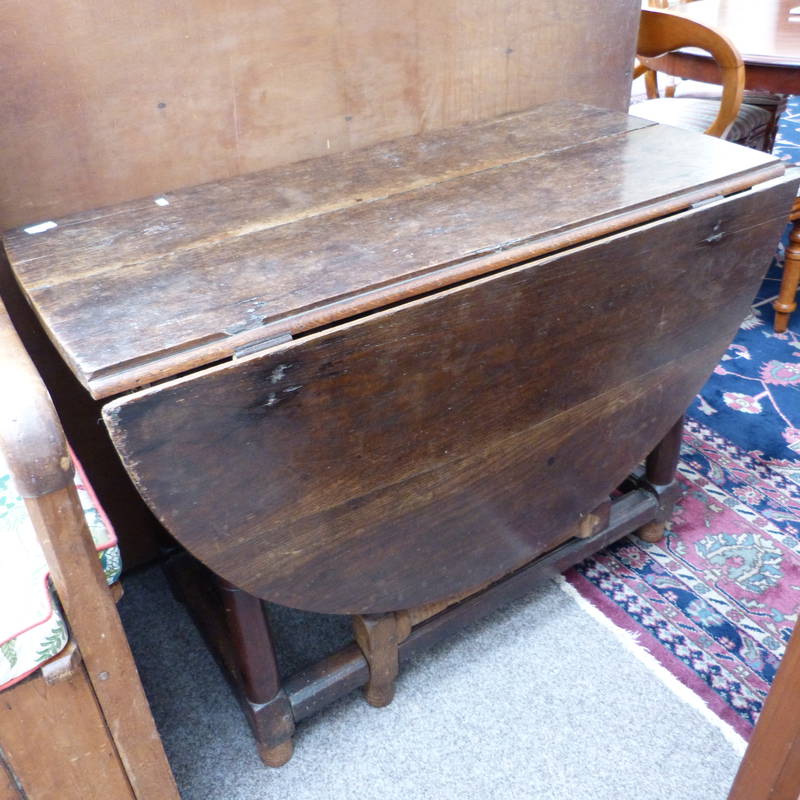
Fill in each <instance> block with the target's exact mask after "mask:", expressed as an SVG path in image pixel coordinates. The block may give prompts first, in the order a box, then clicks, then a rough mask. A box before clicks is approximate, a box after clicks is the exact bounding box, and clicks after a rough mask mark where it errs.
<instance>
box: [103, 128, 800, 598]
mask: <svg viewBox="0 0 800 800" xmlns="http://www.w3.org/2000/svg"><path fill="white" fill-rule="evenodd" d="M709 141H713V140H709ZM794 191H796V181H795V180H788V179H786V180H782V181H778V182H776V183H775V184H773V185H769V186H768V187H765V188H763V189H761V188H759V187H756V189H754V190H753V191H751V192H747V193H744V194H742V195H739V196H736V197H734V198H731V199H728V200H721V201H718V202H716V203H711V204H708V205H705V206H702V207H700V208H698V209H695V210H691V211H688V212H684V213H683V214H679V215H675V216H672V217H669V218H666V219H664V220H661V221H657V222H653V223H650V224H648V225H645V226H640V227H639V228H637V229H635V230H632V231H628V232H622V233H619V234H617V235H615V236H612V237H608V238H605V239H600V240H598V241H597V242H595V243H591V244H587V245H584V246H581V247H576V248H573V249H570V250H567V251H565V252H563V253H560V254H558V255H554V256H551V257H549V258H545V259H542V260H539V261H534V262H532V263H530V264H525V265H521V266H519V267H516V268H513V269H510V270H506V271H503V272H500V273H498V274H497V275H494V276H490V277H486V278H483V279H480V280H477V281H472V282H469V283H467V284H465V285H464V286H461V287H456V288H452V289H449V290H445V291H442V292H439V293H435V294H433V295H431V296H429V297H426V298H422V299H418V300H415V301H410V302H408V303H405V304H401V305H398V306H396V307H394V308H391V309H388V310H385V311H383V312H379V313H376V314H373V315H369V316H367V317H364V318H363V319H361V320H357V321H354V322H349V323H345V324H343V325H340V326H333V327H331V328H330V329H326V330H323V331H321V332H319V333H316V334H311V335H309V336H307V337H301V338H300V339H298V340H297V341H294V342H290V343H287V344H282V345H278V346H276V347H274V348H272V349H270V350H268V351H266V352H265V353H264V354H256V355H252V356H248V357H245V358H242V359H238V360H234V361H232V362H230V363H227V364H224V365H221V366H218V367H212V368H210V369H207V370H203V371H201V372H198V373H195V374H193V375H189V376H186V377H184V378H180V379H178V380H176V381H172V382H168V383H165V384H162V385H159V386H156V387H153V388H151V389H147V390H144V391H141V392H139V393H135V394H132V395H128V396H125V397H123V398H120V399H119V400H115V401H112V402H111V403H109V404H108V405H107V406H106V407H105V410H104V416H105V418H106V421H107V424H108V425H109V427H110V430H111V434H112V438H113V439H114V441H115V443H116V445H117V447H118V449H119V450H120V453H121V455H122V458H123V461H124V462H125V464H126V467H127V468H128V470H129V472H130V474H131V475H132V477H133V478H134V481H135V482H136V484H137V486H138V487H139V489H140V491H141V492H142V494H143V496H144V497H145V499H146V500H147V501H148V503H149V504H150V506H151V508H153V510H154V511H155V512H156V513H157V515H158V516H159V517H160V519H162V521H163V522H164V523H165V524H166V526H167V527H168V529H169V530H170V531H171V532H172V533H173V535H175V536H176V537H177V538H178V539H179V541H180V542H181V543H182V544H183V545H184V546H186V547H187V548H188V549H189V550H190V551H191V552H192V553H193V554H194V555H196V556H197V557H198V558H199V559H200V560H201V561H203V562H204V563H205V564H206V565H207V566H209V567H210V568H211V569H212V570H213V571H214V572H216V573H218V574H219V575H221V576H222V577H224V578H225V579H226V580H229V581H230V582H231V583H233V584H235V585H237V586H239V587H240V588H242V589H244V590H246V591H248V592H250V593H251V594H254V595H256V596H260V597H263V598H265V599H270V600H272V601H275V602H279V603H283V604H286V605H291V606H296V607H299V608H304V609H307V610H315V611H326V612H338V613H377V612H382V611H391V610H397V609H402V608H409V607H413V606H417V605H422V604H425V603H428V602H434V601H437V600H441V599H443V598H445V597H447V596H449V595H453V594H457V593H459V592H463V591H465V590H466V589H469V588H470V587H478V586H480V585H482V584H483V583H485V582H486V581H487V580H491V579H493V578H496V577H497V576H499V575H502V574H504V573H506V572H509V571H511V570H513V569H515V568H517V567H519V566H521V565H522V564H524V563H526V562H527V561H530V560H531V559H532V558H534V557H535V556H536V555H538V554H540V553H541V552H544V551H545V550H547V549H549V548H552V547H554V546H555V545H557V544H558V543H559V542H560V541H563V540H564V539H565V538H566V537H568V536H570V535H572V534H573V533H574V531H575V530H576V529H577V527H578V525H579V523H580V520H581V518H582V517H583V516H585V515H586V514H587V513H588V512H590V511H591V510H592V509H593V508H595V507H596V506H597V505H598V504H599V503H601V502H602V500H603V499H604V497H606V496H607V495H608V494H609V492H610V491H611V490H613V489H614V487H615V486H616V485H617V484H618V483H619V482H620V481H621V480H622V479H623V478H624V477H625V475H626V474H627V473H628V472H629V471H630V470H631V469H632V468H633V467H634V466H635V465H636V464H638V463H639V462H640V461H641V460H642V459H643V458H644V457H645V456H646V455H647V453H648V452H650V451H651V450H652V449H653V448H654V447H655V445H656V444H657V442H658V441H659V440H660V439H661V438H662V437H663V436H664V435H665V434H666V433H667V431H668V430H669V429H670V428H672V427H673V426H674V423H675V420H676V419H677V418H678V417H680V415H681V414H682V412H683V410H684V409H685V407H686V406H687V405H688V403H689V402H690V400H691V398H692V396H693V395H694V393H695V392H696V391H697V390H698V389H699V388H700V386H701V385H702V383H703V381H704V380H705V378H706V376H707V374H708V372H709V371H710V370H711V368H712V367H713V366H714V364H715V363H716V362H717V360H718V358H719V356H720V355H721V354H722V352H723V351H724V349H725V347H726V346H727V344H728V342H729V341H730V338H731V337H732V335H733V333H734V331H735V329H736V327H737V325H738V323H739V322H740V320H741V319H742V317H743V316H744V315H745V313H746V310H747V307H748V304H749V301H750V299H751V297H752V294H753V292H754V291H755V288H756V286H757V284H758V281H759V280H760V277H761V275H762V273H763V271H764V265H765V264H767V263H768V257H769V252H770V249H771V248H772V247H773V246H774V241H775V240H776V238H777V236H778V235H779V232H780V229H781V227H782V225H783V220H784V219H785V213H786V208H787V207H788V206H789V205H790V204H791V200H792V197H793V192H794ZM599 465H602V467H600V466H599Z"/></svg>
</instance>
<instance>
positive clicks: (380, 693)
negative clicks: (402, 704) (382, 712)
mask: <svg viewBox="0 0 800 800" xmlns="http://www.w3.org/2000/svg"><path fill="white" fill-rule="evenodd" d="M353 633H354V635H355V639H356V643H357V644H358V646H359V647H360V648H361V652H362V653H363V654H364V658H366V659H367V663H368V664H369V682H368V683H367V685H366V686H365V687H364V696H365V697H366V698H367V702H368V703H369V704H370V705H371V706H375V708H382V707H383V706H388V705H389V703H391V702H392V700H393V698H394V682H395V679H396V678H397V673H398V670H399V663H400V662H399V657H398V646H399V644H400V639H401V636H400V629H399V626H398V621H397V616H396V615H395V614H394V613H389V614H365V615H357V616H354V617H353Z"/></svg>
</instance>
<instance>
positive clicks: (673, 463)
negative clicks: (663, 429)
mask: <svg viewBox="0 0 800 800" xmlns="http://www.w3.org/2000/svg"><path fill="white" fill-rule="evenodd" d="M682 434H683V417H682V416H681V417H680V418H679V419H678V421H677V422H676V423H675V424H674V425H673V426H672V427H671V428H670V429H669V431H667V434H666V436H664V438H663V439H662V440H661V441H660V442H659V443H658V444H657V445H656V447H655V448H654V449H653V450H652V452H651V453H650V455H648V456H647V460H646V462H645V482H646V483H647V485H648V486H649V487H650V489H651V490H652V491H654V492H655V493H656V494H657V495H658V496H659V499H660V500H661V498H662V496H663V497H667V496H668V495H667V493H666V492H665V491H664V490H665V489H667V488H668V487H670V486H671V485H672V483H673V482H674V480H675V470H676V468H677V466H678V458H679V457H680V454H681V435H682ZM669 496H671V495H669ZM672 506H673V501H671V500H670V501H669V502H664V501H663V500H662V505H661V509H660V510H659V513H658V515H657V517H656V518H655V519H654V520H652V521H651V522H648V523H647V524H646V525H643V526H642V527H641V528H639V530H637V531H636V535H637V536H638V537H639V538H640V539H642V540H643V541H645V542H659V541H661V539H663V538H664V526H665V524H666V522H667V520H668V519H669V517H670V514H671V513H672Z"/></svg>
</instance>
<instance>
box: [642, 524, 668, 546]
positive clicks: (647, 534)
mask: <svg viewBox="0 0 800 800" xmlns="http://www.w3.org/2000/svg"><path fill="white" fill-rule="evenodd" d="M664 524H665V523H663V522H648V523H647V525H642V527H641V528H639V530H638V531H636V535H637V536H638V537H639V538H640V539H641V540H642V541H643V542H660V541H661V540H662V539H663V538H664Z"/></svg>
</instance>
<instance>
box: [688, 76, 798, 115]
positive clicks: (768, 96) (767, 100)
mask: <svg viewBox="0 0 800 800" xmlns="http://www.w3.org/2000/svg"><path fill="white" fill-rule="evenodd" d="M675 97H699V98H703V99H705V100H719V99H720V98H721V97H722V87H721V86H720V85H719V84H716V83H702V82H701V81H688V80H686V81H678V83H677V84H676V86H675ZM786 101H787V96H786V95H785V94H775V93H774V92H758V91H755V90H754V89H745V92H744V98H743V100H742V102H744V103H747V105H750V106H763V107H764V108H780V109H781V111H783V109H785V108H786Z"/></svg>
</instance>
